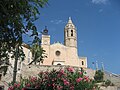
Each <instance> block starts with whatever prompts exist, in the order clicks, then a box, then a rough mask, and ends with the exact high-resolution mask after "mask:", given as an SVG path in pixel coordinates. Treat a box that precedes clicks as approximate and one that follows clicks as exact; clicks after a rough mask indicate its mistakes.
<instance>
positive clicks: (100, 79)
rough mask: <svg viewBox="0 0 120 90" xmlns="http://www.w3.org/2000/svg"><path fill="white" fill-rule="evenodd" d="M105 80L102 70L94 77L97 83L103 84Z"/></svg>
mask: <svg viewBox="0 0 120 90" xmlns="http://www.w3.org/2000/svg"><path fill="white" fill-rule="evenodd" d="M103 78H104V72H103V71H101V70H97V71H96V72H95V76H94V79H95V81H96V82H102V81H103Z"/></svg>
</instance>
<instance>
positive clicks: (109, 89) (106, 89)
mask: <svg viewBox="0 0 120 90" xmlns="http://www.w3.org/2000/svg"><path fill="white" fill-rule="evenodd" d="M100 90H119V89H118V88H117V87H116V86H108V87H100Z"/></svg>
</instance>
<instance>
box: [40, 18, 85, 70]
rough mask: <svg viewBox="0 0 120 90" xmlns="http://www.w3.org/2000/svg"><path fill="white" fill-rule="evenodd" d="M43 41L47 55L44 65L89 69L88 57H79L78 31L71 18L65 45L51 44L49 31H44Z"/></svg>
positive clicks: (65, 34)
mask: <svg viewBox="0 0 120 90" xmlns="http://www.w3.org/2000/svg"><path fill="white" fill-rule="evenodd" d="M41 41H42V43H41V46H42V48H43V49H44V50H45V51H46V55H47V58H45V59H44V61H43V63H42V65H69V66H77V67H85V68H87V57H79V56H78V48H77V30H76V27H75V25H74V24H73V22H72V20H71V18H70V17H69V20H68V22H67V24H66V26H65V28H64V44H61V43H59V42H57V43H54V44H50V35H49V34H48V30H47V29H45V30H43V34H42V39H41Z"/></svg>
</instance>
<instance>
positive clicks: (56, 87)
mask: <svg viewBox="0 0 120 90" xmlns="http://www.w3.org/2000/svg"><path fill="white" fill-rule="evenodd" d="M84 74H85V73H84V72H80V71H79V70H77V69H76V70H75V69H74V68H72V67H66V68H65V69H64V70H63V69H60V70H54V69H53V70H52V71H45V72H40V73H39V74H38V76H37V77H29V78H27V79H22V81H21V82H20V83H18V84H17V85H11V86H10V87H9V90H24V88H26V87H27V88H38V89H39V90H97V89H96V88H97V85H96V84H95V81H94V80H92V79H90V78H89V77H88V76H86V75H84Z"/></svg>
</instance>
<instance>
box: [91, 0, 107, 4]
mask: <svg viewBox="0 0 120 90" xmlns="http://www.w3.org/2000/svg"><path fill="white" fill-rule="evenodd" d="M108 2H109V0H92V3H94V4H107V3H108Z"/></svg>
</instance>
